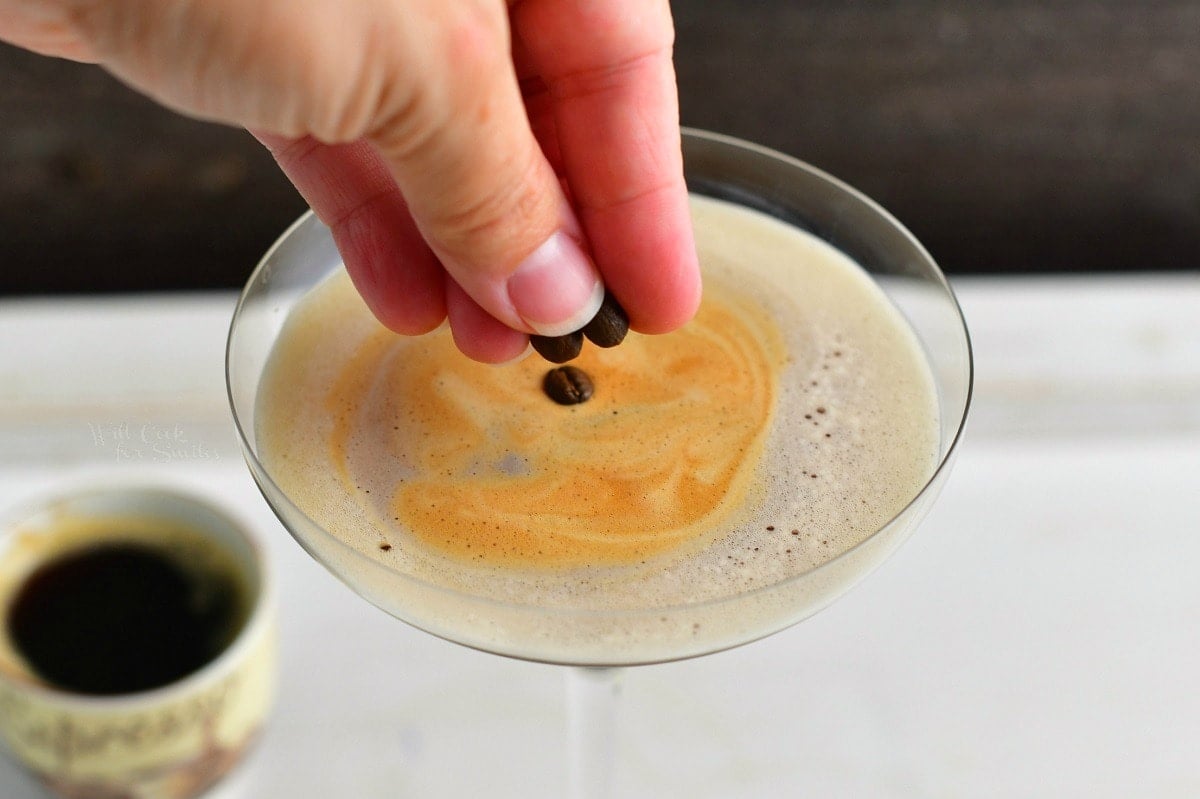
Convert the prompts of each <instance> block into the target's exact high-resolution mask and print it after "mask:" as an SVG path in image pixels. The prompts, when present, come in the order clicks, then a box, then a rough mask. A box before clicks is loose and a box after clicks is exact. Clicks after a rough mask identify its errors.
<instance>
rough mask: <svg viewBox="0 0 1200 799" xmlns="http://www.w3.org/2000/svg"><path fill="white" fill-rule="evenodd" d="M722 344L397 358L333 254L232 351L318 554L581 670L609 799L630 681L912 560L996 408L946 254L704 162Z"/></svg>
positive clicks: (586, 759) (759, 158) (257, 300)
mask: <svg viewBox="0 0 1200 799" xmlns="http://www.w3.org/2000/svg"><path fill="white" fill-rule="evenodd" d="M684 164H685V174H686V177H687V180H688V185H689V189H690V191H691V193H692V194H693V198H694V199H693V215H694V219H695V226H696V231H697V242H698V248H699V251H700V254H701V263H702V268H703V269H704V272H705V281H706V289H705V300H704V303H703V306H702V308H701V311H700V314H699V315H698V316H697V319H696V321H695V322H693V323H691V324H689V325H688V326H687V327H685V328H684V330H682V331H680V332H678V333H674V334H670V335H667V336H658V337H639V336H632V337H631V339H629V340H627V341H626V342H624V343H622V344H621V345H620V346H619V347H616V348H613V349H612V350H603V351H600V350H594V349H592V350H588V351H585V353H584V354H583V355H582V356H581V358H580V360H579V361H578V363H579V365H580V366H581V367H582V368H583V369H584V370H585V371H586V372H587V373H588V374H590V375H591V376H592V377H593V378H594V382H595V386H596V388H595V395H594V396H593V398H592V399H591V400H589V401H588V402H587V403H584V404H582V405H575V406H571V407H569V408H565V407H561V406H558V405H556V404H555V403H553V402H551V401H549V400H548V399H547V398H546V396H544V395H543V394H542V391H541V377H542V375H543V373H544V372H545V371H546V370H547V368H548V367H549V366H550V365H549V364H545V363H541V362H539V361H538V359H537V358H536V356H533V357H530V358H527V359H525V360H523V361H521V362H519V363H514V364H509V365H506V366H503V367H489V366H482V365H478V364H473V363H471V362H468V361H467V360H466V359H465V358H463V357H461V356H458V355H456V353H455V352H454V350H453V346H452V344H450V342H449V341H448V336H447V335H446V334H445V332H444V331H442V332H441V333H439V332H436V331H435V333H433V334H430V335H429V336H425V337H420V338H415V339H414V338H404V337H399V336H394V335H392V334H390V333H388V332H387V331H385V330H383V329H382V328H381V327H380V326H379V325H378V323H376V322H375V321H374V320H373V319H372V318H371V317H370V315H369V313H368V312H367V311H366V309H365V306H363V305H362V303H361V301H359V300H358V298H357V296H356V295H355V293H354V292H353V290H352V288H351V287H350V285H349V283H348V281H347V279H346V278H345V276H344V270H343V269H342V267H341V261H340V257H339V255H338V253H337V251H336V248H335V247H334V245H333V242H332V239H331V238H330V236H329V233H328V231H327V230H326V229H325V228H324V227H323V226H322V225H321V224H320V223H319V222H318V221H317V220H316V219H315V218H314V217H312V216H311V215H309V216H305V217H302V218H301V219H300V220H299V221H298V222H297V223H296V224H295V225H294V226H293V227H292V228H291V229H290V230H289V231H288V232H287V233H286V234H285V235H284V236H283V237H282V238H281V239H280V240H279V241H278V242H277V243H276V245H275V246H274V247H273V248H272V249H271V250H270V252H268V254H267V255H266V257H265V258H264V260H263V262H262V263H261V264H260V265H259V267H258V269H257V270H256V271H255V272H254V274H253V276H252V277H251V278H250V281H249V283H248V284H247V286H246V289H245V291H244V292H243V295H242V298H241V300H240V302H239V304H238V308H237V311H236V312H235V315H234V320H233V324H232V328H231V331H230V337H229V348H228V353H227V377H228V381H229V392H230V401H231V404H232V408H233V413H234V417H235V420H236V423H237V426H238V431H239V434H240V437H241V442H242V445H243V448H244V451H245V454H246V460H247V463H248V464H249V467H250V470H251V473H252V474H253V476H254V479H255V481H256V482H257V483H258V485H259V487H260V489H261V490H262V493H263V495H264V497H265V498H266V499H267V501H268V503H269V504H270V505H271V507H272V508H273V509H274V511H275V513H276V514H277V515H278V516H279V518H280V520H281V521H282V522H283V524H284V526H285V527H286V528H287V530H288V531H289V532H290V533H291V534H292V536H293V537H294V538H295V539H296V540H297V541H298V542H299V543H300V544H301V545H302V546H303V547H304V548H305V549H306V550H307V551H308V552H309V553H310V554H311V555H312V556H313V557H314V558H316V559H317V560H318V561H320V562H321V563H322V564H324V565H325V566H326V567H327V568H328V569H329V570H330V571H331V572H332V573H333V574H334V575H336V576H337V577H339V578H340V579H342V580H343V581H344V582H345V583H346V584H347V585H349V586H350V587H351V588H352V589H354V590H355V591H357V592H358V593H359V594H361V595H362V596H363V597H365V598H366V599H367V600H369V601H371V602H372V603H374V604H375V605H377V606H378V607H380V608H382V609H383V610H385V611H387V612H388V613H390V614H392V615H394V616H396V617H397V618H399V619H401V620H404V621H406V622H408V623H409V624H412V625H414V626H416V627H418V628H421V629H423V630H426V631H428V632H430V633H433V634H434V635H438V636H441V637H443V638H445V639H447V640H450V641H454V642H457V643H459V644H463V645H466V646H470V647H474V648H477V649H481V650H485V651H488V652H493V653H496V654H501V655H507V656H511V657H517V658H522V659H527V660H536V661H542V662H548V663H556V664H562V665H565V666H569V667H571V668H569V669H568V670H567V673H568V675H569V677H568V688H569V690H570V694H569V697H570V700H571V701H570V703H569V706H570V708H571V712H572V713H573V719H572V727H571V729H572V742H571V751H572V758H573V761H572V769H571V773H572V779H573V785H572V789H573V791H574V793H575V795H578V796H599V795H603V793H604V790H605V785H606V774H607V768H606V766H605V763H606V759H607V757H609V755H610V753H611V748H612V734H611V733H612V730H611V709H612V708H611V704H612V675H613V673H614V670H615V669H616V668H618V667H624V666H632V665H637V664H645V663H653V662H662V661H668V660H676V659H681V658H687V657H694V656H698V655H703V654H707V653H711V652H715V651H718V650H721V649H726V648H729V647H733V646H738V645H740V644H744V643H747V642H749V641H752V640H755V639H757V638H761V637H763V636H766V635H769V634H771V633H774V632H777V631H779V630H781V629H783V628H785V627H787V626H790V625H792V624H794V623H796V622H798V621H800V620H802V619H804V618H805V617H807V616H809V615H811V614H812V613H814V612H816V611H817V610H819V609H821V608H822V607H824V606H825V605H827V604H828V603H830V602H831V601H833V600H834V599H835V598H837V597H838V596H839V595H840V594H841V593H843V592H845V591H846V590H847V589H849V588H850V587H851V586H852V585H853V584H854V583H855V582H857V581H858V580H859V579H861V578H862V577H864V576H865V575H866V574H867V573H868V572H870V571H871V570H872V569H873V568H874V567H875V566H876V565H878V564H879V563H880V562H882V561H883V560H884V559H885V558H886V557H887V556H888V555H889V554H891V552H893V551H894V550H895V549H896V547H897V546H899V544H900V543H901V542H903V541H904V539H905V538H906V537H907V536H908V535H909V534H910V533H911V531H912V529H913V528H914V527H915V525H916V524H917V522H918V521H919V520H920V519H921V518H922V517H923V515H924V514H925V512H926V511H927V510H928V508H929V506H930V505H931V503H932V502H933V500H934V498H935V496H936V494H937V493H938V491H939V489H940V487H941V485H942V484H943V482H944V481H945V479H946V476H947V474H948V472H949V467H950V461H951V458H952V456H953V453H954V451H955V447H956V444H957V442H958V439H959V436H960V434H961V431H962V427H963V423H964V421H965V418H966V413H967V408H968V405H969V402H970V393H971V383H972V363H971V351H970V343H969V340H968V336H967V331H966V328H965V325H964V322H963V319H962V315H961V313H960V311H959V308H958V305H957V302H956V301H955V299H954V296H953V294H952V292H951V291H950V288H949V286H948V285H947V283H946V281H945V279H944V277H943V276H942V274H941V273H940V271H939V270H938V269H937V266H936V265H935V264H934V262H933V260H932V259H931V258H930V256H929V255H928V253H926V252H925V250H924V249H923V248H922V247H921V245H920V244H919V243H918V242H917V241H916V240H915V239H914V238H913V237H912V236H911V235H910V234H909V233H908V232H907V231H905V230H904V229H903V227H901V226H900V225H899V224H898V223H897V222H896V221H895V220H894V219H893V218H892V217H890V216H889V215H888V214H887V213H886V212H884V211H883V210H882V209H880V208H879V207H878V206H877V205H875V204H874V203H873V202H871V201H870V200H868V199H867V198H865V197H864V196H862V195H861V194H859V193H857V192H855V191H854V190H853V189H851V188H849V187H847V186H845V185H844V184H842V183H840V182H838V181H837V180H835V179H833V178H831V177H829V176H828V175H825V174H823V173H821V172H819V171H818V170H815V169H813V168H812V167H809V166H807V165H805V164H802V163H800V162H798V161H795V160H793V159H790V158H787V157H785V156H782V155H779V154H778V153H774V152H771V151H769V150H766V149H763V148H760V147H756V146H754V145H750V144H746V143H744V142H739V141H736V140H734V139H730V138H728V137H723V136H718V135H714V134H710V133H704V132H699V131H686V132H685V135H684Z"/></svg>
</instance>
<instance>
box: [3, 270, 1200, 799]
mask: <svg viewBox="0 0 1200 799" xmlns="http://www.w3.org/2000/svg"><path fill="white" fill-rule="evenodd" d="M956 285H957V287H958V290H959V294H960V298H961V300H962V303H963V306H964V309H965V312H966V315H967V317H968V321H969V324H970V326H971V330H972V334H973V337H974V342H975V348H976V357H977V370H978V371H977V383H976V395H975V397H976V399H975V408H974V415H973V418H972V421H971V424H970V425H969V431H968V436H967V439H966V441H965V444H964V445H963V448H962V451H961V453H960V456H959V459H958V463H957V467H956V470H955V473H954V475H953V476H952V478H951V480H950V482H949V484H948V485H947V487H946V489H945V491H944V492H943V494H942V499H941V501H940V503H939V504H938V505H937V506H936V508H935V509H934V511H933V513H932V514H931V515H930V517H929V518H928V520H927V521H926V522H925V524H924V525H923V527H922V528H921V529H920V530H919V531H918V532H917V534H916V535H915V536H914V538H913V539H912V540H911V541H910V542H909V543H908V544H906V545H905V546H904V547H903V548H902V549H901V551H900V552H899V553H898V554H897V555H896V556H895V557H894V558H893V559H892V560H891V561H890V562H888V563H887V564H885V565H884V566H883V567H882V568H881V569H880V570H879V571H878V572H877V573H876V574H874V575H873V576H872V577H870V578H869V579H868V580H866V581H865V582H864V583H863V584H862V585H861V586H859V587H858V588H856V589H855V590H854V591H852V592H851V593H850V594H849V595H847V596H846V597H844V598H843V599H841V600H840V601H838V602H837V603H835V604H834V605H833V606H832V607H831V608H829V609H828V610H825V611H823V612H822V613H820V614H818V615H817V616H815V617H813V618H812V619H810V620H808V621H806V622H804V623H803V624H800V625H798V626H796V627H794V628H792V629H790V630H787V631H784V632H783V633H780V634H778V635H776V636H774V637H772V638H770V639H768V640H765V641H762V642H759V643H756V644H753V645H750V646H746V647H742V648H740V649H737V650H734V651H731V652H726V653H722V654H718V655H713V656H710V657H707V658H700V659H697V660H693V661H688V662H683V663H677V664H670V665H663V666H653V667H646V668H640V669H632V670H629V671H627V672H626V673H625V674H624V676H623V683H622V690H623V694H622V705H621V708H620V714H619V717H618V725H619V743H618V748H617V759H618V763H617V775H616V788H617V792H616V793H617V796H620V797H676V796H678V797H685V796H686V797H696V798H697V799H699V798H701V797H743V796H746V797H790V796H813V797H1005V798H1006V799H1007V798H1008V797H1077V796H1078V797H1083V796H1086V797H1092V798H1093V799H1096V798H1099V797H1122V798H1124V797H1130V796H1139V797H1143V796H1145V797H1151V796H1152V797H1196V796H1200V275H1197V274H1188V275H1182V276H1174V277H1165V276H1147V277H1139V278H1108V279H1091V280H1082V279H1080V280H1066V279H1041V280H1035V279H1002V280H1001V279H971V280H960V281H957V283H956ZM232 305H233V296H232V295H231V294H224V293H222V294H215V295H195V296H179V297H153V298H138V297H117V298H110V299H104V300H78V301H73V300H53V301H49V300H48V301H40V300H15V301H3V302H0V507H7V506H10V505H13V504H16V503H19V502H24V501H26V500H29V499H31V498H33V497H36V496H39V495H44V494H48V493H57V492H61V491H67V490H70V489H71V488H72V487H73V486H77V485H79V484H81V483H87V482H90V481H94V480H101V479H103V480H108V479H114V478H128V479H131V480H142V479H146V480H151V481H154V482H156V483H160V484H168V485H176V486H182V487H185V488H190V489H192V490H194V491H196V492H199V493H201V494H203V495H206V496H208V497H211V498H213V499H215V500H216V501H218V502H220V503H221V504H223V505H225V506H226V507H227V508H229V509H231V510H232V511H233V512H234V513H235V514H237V515H239V516H240V517H241V518H242V519H244V520H245V522H246V523H247V524H248V525H250V526H251V527H253V528H254V529H255V530H256V531H258V532H259V533H260V534H261V536H262V537H263V538H264V539H265V540H266V541H267V543H268V545H269V551H270V556H271V558H272V559H273V562H274V566H275V567H276V568H277V572H278V576H279V589H280V612H281V615H282V627H283V658H282V674H281V690H280V695H279V699H278V705H277V709H276V711H275V713H274V716H273V719H272V722H271V724H270V727H269V729H268V731H267V733H266V735H265V737H264V738H263V740H262V741H261V743H260V745H259V746H258V748H257V749H256V750H255V751H254V752H253V753H252V755H251V756H250V758H249V759H248V760H247V761H246V763H245V764H244V765H243V766H242V767H241V768H239V770H238V771H237V772H235V774H234V775H233V776H232V777H231V778H230V779H228V780H227V781H226V782H225V783H223V784H222V785H220V786H218V787H217V788H216V789H215V790H214V791H213V792H212V794H211V799H273V798H274V797H280V799H284V798H286V799H308V798H310V797H311V798H313V799H316V798H317V797H321V798H322V799H324V798H325V797H348V798H349V799H354V798H356V797H363V798H364V799H373V798H374V797H443V796H445V797H459V796H462V797H475V796H484V795H486V796H489V797H555V796H561V795H563V791H564V784H565V765H564V749H563V739H564V730H565V721H564V710H565V709H564V701H563V694H562V674H561V672H560V671H559V670H558V669H556V668H554V667H550V666H542V665H535V664H528V663H521V662H517V661H511V660H505V659H502V658H497V657H492V656H489V655H484V654H480V653H477V652H473V651H469V650H467V649H463V648H461V647H458V646H455V645H453V644H449V643H445V642H443V641H440V640H437V639H434V638H432V637H431V636H428V635H425V634H423V633H420V632H418V631H415V630H413V629H410V628H408V627H407V626H405V625H404V624H401V623H399V622H396V621H394V620H392V619H391V618H389V617H387V616H385V615H384V614H383V613H382V612H380V611H378V610H376V609H374V608H372V607H370V606H368V605H367V604H366V603H365V602H363V601H362V600H360V599H358V598H357V597H356V596H355V595H353V594H352V593H351V592H350V591H349V590H348V589H346V588H344V587H343V586H342V585H341V584H340V583H338V582H337V581H336V580H335V579H334V578H333V577H331V576H329V575H328V574H326V573H325V572H324V571H323V570H322V569H321V568H320V567H319V566H318V565H317V564H316V563H315V562H313V561H311V560H309V558H308V557H307V556H306V555H305V554H303V552H302V551H301V550H300V548H299V547H298V546H297V545H295V544H294V543H293V542H292V540H291V539H290V538H289V537H288V536H287V534H286V533H285V532H284V531H283V530H282V529H281V528H280V526H279V524H278V523H277V522H276V521H275V519H274V517H273V516H272V515H271V513H270V512H269V510H268V509H267V507H266V505H265V504H264V503H263V501H262V500H261V499H260V497H259V496H258V494H257V492H256V490H255V488H254V486H253V484H252V483H251V481H250V478H249V476H248V475H247V473H246V472H245V469H244V466H243V464H242V462H241V459H240V456H239V455H238V453H237V450H236V448H235V445H234V440H233V435H232V430H231V423H230V421H229V416H228V411H227V408H226V404H225V396H224V387H223V377H222V354H223V346H224V336H225V328H226V325H227V323H228V317H229V314H230V312H231V310H232ZM114 430H115V431H118V432H119V431H127V432H128V435H129V439H128V440H122V439H121V438H120V436H117V437H114V436H113V431H114ZM143 432H146V433H147V434H148V435H149V436H150V437H151V438H153V437H155V436H164V437H165V440H167V441H168V442H169V445H168V446H166V447H165V448H163V447H162V446H160V447H159V448H158V449H157V450H156V448H155V447H154V446H153V445H146V444H143V443H142V442H141V441H140V439H141V435H142V433H143ZM42 796H43V794H42V793H41V792H40V790H39V789H38V788H37V786H36V785H34V784H33V782H32V781H31V780H30V779H29V778H27V777H26V776H24V775H23V774H22V773H21V772H20V771H19V770H18V769H17V768H16V767H15V766H14V765H12V764H11V762H9V761H8V760H7V759H3V758H0V797H2V798H3V799H32V798H33V797H42Z"/></svg>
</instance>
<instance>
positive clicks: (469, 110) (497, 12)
mask: <svg viewBox="0 0 1200 799" xmlns="http://www.w3.org/2000/svg"><path fill="white" fill-rule="evenodd" d="M432 8H433V9H436V11H433V13H436V14H438V15H439V22H438V24H436V25H433V26H432V27H431V28H430V30H429V36H430V41H429V42H427V43H426V44H425V45H424V46H425V48H426V52H427V53H428V57H429V59H430V63H431V64H433V65H435V67H434V68H432V69H430V70H427V71H426V72H425V73H424V77H425V78H427V79H426V80H425V81H424V82H423V83H422V84H421V85H420V87H418V90H417V92H416V94H415V95H413V96H411V97H409V98H408V99H407V102H405V103H404V104H403V105H401V106H399V107H396V108H385V109H383V112H382V113H381V115H380V117H379V124H378V125H377V126H376V127H375V129H374V130H372V131H371V132H370V133H369V138H370V139H371V140H372V142H373V143H374V144H375V145H376V147H377V148H378V150H379V152H380V154H381V155H382V156H383V158H384V159H385V161H386V162H387V163H388V165H389V167H390V168H391V171H392V174H393V175H394V177H395V179H396V181H397V183H398V184H399V185H400V187H401V189H402V190H403V192H404V196H405V197H406V198H407V200H408V203H409V210H410V212H411V213H412V216H413V218H414V219H415V220H416V223H417V225H418V227H419V229H420V231H421V233H422V234H423V235H424V236H425V238H426V240H427V241H428V242H429V244H430V246H431V248H432V249H433V251H434V252H435V253H436V254H437V256H438V257H439V259H440V260H441V262H442V264H443V265H444V266H445V268H446V270H447V271H448V272H449V273H450V275H451V276H452V277H453V278H454V279H455V282H456V283H457V284H458V285H459V286H461V287H462V288H463V289H464V291H465V292H466V293H467V294H468V295H470V296H471V298H472V299H473V300H474V301H475V302H476V303H477V304H478V305H479V306H480V307H482V308H483V309H484V310H486V311H487V312H488V313H489V314H491V315H492V316H494V317H495V318H496V319H498V320H499V321H500V322H502V323H503V324H505V325H507V326H508V327H511V328H513V329H515V330H518V331H521V332H526V333H529V332H535V333H540V334H543V335H560V334H562V333H566V332H570V331H572V330H575V329H578V328H580V327H582V326H583V325H584V324H585V323H586V322H587V321H588V320H589V319H590V318H591V317H592V315H594V314H595V312H596V310H597V309H598V308H599V306H600V302H601V301H602V299H603V285H602V283H601V281H600V276H599V273H598V272H597V270H596V268H595V266H594V265H593V263H592V261H591V258H590V257H589V255H588V252H587V248H586V246H585V245H584V244H583V236H582V231H581V228H580V226H579V223H578V221H577V220H576V219H575V216H574V212H573V211H572V209H571V207H570V204H569V203H568V201H567V198H566V195H565V194H564V192H563V190H562V187H561V186H560V184H559V181H558V177H557V175H556V174H555V172H554V170H553V168H552V167H551V165H550V163H549V161H548V160H547V158H546V156H545V155H544V154H543V152H542V150H541V148H540V147H539V146H538V142H537V140H536V139H535V137H534V134H533V132H532V130H531V127H530V122H529V119H528V117H527V116H526V112H525V106H524V104H523V102H522V96H521V93H520V89H519V86H518V83H517V77H516V74H515V72H514V69H513V66H512V61H511V58H510V56H509V38H508V27H507V25H508V22H507V16H506V9H505V7H504V4H503V3H500V2H495V3H486V2H478V3H471V2H461V3H440V4H435V5H434V6H433V7H432ZM418 57H419V56H418ZM447 65H449V66H447Z"/></svg>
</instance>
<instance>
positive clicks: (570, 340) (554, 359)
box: [529, 330, 583, 363]
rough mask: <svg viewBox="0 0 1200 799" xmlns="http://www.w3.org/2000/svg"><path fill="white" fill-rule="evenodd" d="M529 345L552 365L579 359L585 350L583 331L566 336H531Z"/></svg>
mask: <svg viewBox="0 0 1200 799" xmlns="http://www.w3.org/2000/svg"><path fill="white" fill-rule="evenodd" d="M529 343H530V344H532V345H533V348H534V349H535V350H537V353H538V355H541V356H542V357H543V358H545V359H546V360H547V361H549V362H550V363H566V362H567V361H569V360H571V359H572V358H576V357H578V356H579V351H580V350H581V349H583V331H581V330H576V331H575V332H574V333H568V334H566V335H565V336H530V337H529Z"/></svg>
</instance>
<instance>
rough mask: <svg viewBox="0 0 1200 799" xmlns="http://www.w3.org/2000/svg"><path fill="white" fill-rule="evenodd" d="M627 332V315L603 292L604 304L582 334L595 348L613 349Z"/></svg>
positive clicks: (623, 338) (610, 295) (614, 300)
mask: <svg viewBox="0 0 1200 799" xmlns="http://www.w3.org/2000/svg"><path fill="white" fill-rule="evenodd" d="M628 332H629V315H628V314H627V313H625V309H624V308H622V307H621V304H620V303H618V302H617V299H616V297H614V296H613V295H612V294H610V293H608V292H607V291H606V292H604V304H603V305H601V306H600V310H599V311H596V315H595V316H593V317H592V321H590V322H588V323H587V324H586V325H585V326H584V328H583V334H584V335H585V336H587V337H588V341H590V342H592V343H593V344H595V345H596V346H597V347H615V346H617V345H618V344H620V343H621V342H622V341H624V340H625V334H626V333H628Z"/></svg>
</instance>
